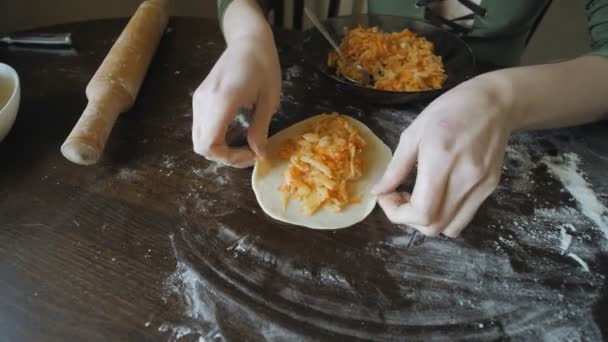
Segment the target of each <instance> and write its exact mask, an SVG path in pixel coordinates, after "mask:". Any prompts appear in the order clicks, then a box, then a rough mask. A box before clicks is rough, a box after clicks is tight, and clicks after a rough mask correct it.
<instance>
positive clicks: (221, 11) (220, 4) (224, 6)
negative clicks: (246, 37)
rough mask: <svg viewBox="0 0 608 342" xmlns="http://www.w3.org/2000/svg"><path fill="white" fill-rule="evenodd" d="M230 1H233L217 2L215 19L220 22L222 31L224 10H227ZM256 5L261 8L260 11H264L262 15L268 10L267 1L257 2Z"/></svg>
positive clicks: (219, 0) (220, 0)
mask: <svg viewBox="0 0 608 342" xmlns="http://www.w3.org/2000/svg"><path fill="white" fill-rule="evenodd" d="M232 1H233V0H217V17H218V19H219V21H220V28H222V30H223V22H224V14H225V13H226V9H227V8H228V6H230V4H231V3H232ZM258 3H259V4H260V7H262V10H263V11H264V13H266V11H267V10H268V1H265V0H258Z"/></svg>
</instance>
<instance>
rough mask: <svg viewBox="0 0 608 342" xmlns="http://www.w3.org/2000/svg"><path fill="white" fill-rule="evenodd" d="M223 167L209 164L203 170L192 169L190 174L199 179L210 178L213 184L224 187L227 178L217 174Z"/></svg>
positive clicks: (212, 163)
mask: <svg viewBox="0 0 608 342" xmlns="http://www.w3.org/2000/svg"><path fill="white" fill-rule="evenodd" d="M223 167H224V166H223V165H221V164H218V163H214V162H210V164H209V166H207V167H206V168H204V169H196V168H192V172H193V173H194V174H195V175H196V176H198V177H201V178H212V179H213V181H214V182H215V183H217V184H218V185H226V184H228V179H227V177H225V176H223V175H221V174H219V172H218V171H219V170H221V169H222V168H223Z"/></svg>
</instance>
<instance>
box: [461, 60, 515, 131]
mask: <svg viewBox="0 0 608 342" xmlns="http://www.w3.org/2000/svg"><path fill="white" fill-rule="evenodd" d="M469 82H472V83H474V84H475V85H476V87H477V89H478V91H479V92H480V94H481V95H482V96H484V98H485V99H486V101H488V106H489V107H490V108H493V109H494V112H496V113H500V114H499V115H501V116H503V119H504V122H505V124H506V125H507V127H506V128H507V129H508V130H509V131H513V130H516V129H519V128H520V127H521V121H522V113H521V110H520V109H519V107H520V106H519V101H518V98H519V95H516V89H515V87H514V86H513V82H512V81H511V79H510V78H509V77H508V75H507V74H506V73H504V72H502V71H494V72H491V73H487V74H482V75H479V76H477V77H475V78H473V79H472V80H471V81H469Z"/></svg>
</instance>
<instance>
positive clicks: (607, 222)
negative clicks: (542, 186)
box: [542, 153, 608, 239]
mask: <svg viewBox="0 0 608 342" xmlns="http://www.w3.org/2000/svg"><path fill="white" fill-rule="evenodd" d="M542 163H544V164H545V165H546V166H547V168H548V169H549V172H550V173H551V174H552V175H553V176H555V177H557V179H559V181H560V182H561V183H562V184H563V185H564V187H565V188H566V190H568V192H570V194H571V195H572V197H574V199H576V201H577V202H578V205H579V208H580V209H581V211H582V213H583V214H584V215H585V216H587V217H588V218H589V219H590V220H591V221H593V222H594V223H595V224H596V225H597V227H598V228H599V229H600V230H601V231H602V233H603V234H604V236H605V237H606V238H607V239H608V209H606V207H605V206H604V205H603V204H602V202H600V200H599V199H598V198H597V195H596V194H595V192H594V191H593V190H592V189H591V187H590V186H589V183H588V182H587V181H586V180H585V178H584V173H583V172H582V171H580V170H579V167H578V165H579V163H580V158H579V156H578V155H577V154H575V153H565V154H563V155H561V156H557V157H548V156H545V157H544V158H543V159H542Z"/></svg>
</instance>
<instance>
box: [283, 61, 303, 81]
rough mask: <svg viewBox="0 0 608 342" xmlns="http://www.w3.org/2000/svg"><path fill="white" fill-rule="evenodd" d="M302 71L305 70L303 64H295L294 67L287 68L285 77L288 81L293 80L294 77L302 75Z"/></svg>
mask: <svg viewBox="0 0 608 342" xmlns="http://www.w3.org/2000/svg"><path fill="white" fill-rule="evenodd" d="M302 72H303V68H302V66H300V65H294V66H292V67H289V68H287V70H285V77H284V79H285V80H286V81H291V80H292V79H294V78H298V77H300V76H302Z"/></svg>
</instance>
